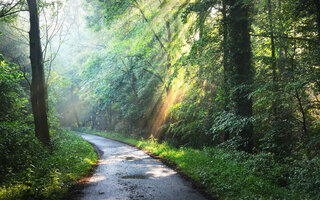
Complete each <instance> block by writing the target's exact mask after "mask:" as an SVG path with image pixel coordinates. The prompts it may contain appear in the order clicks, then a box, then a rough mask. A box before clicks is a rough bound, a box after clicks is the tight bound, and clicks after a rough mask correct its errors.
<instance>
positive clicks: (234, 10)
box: [230, 0, 254, 152]
mask: <svg viewBox="0 0 320 200" xmlns="http://www.w3.org/2000/svg"><path fill="white" fill-rule="evenodd" d="M248 12H249V10H248V6H247V5H245V4H244V3H243V2H242V1H239V0H230V66H233V73H234V75H233V77H232V86H233V87H234V88H237V89H236V91H235V92H234V94H233V100H234V102H235V113H236V115H238V116H240V117H244V118H247V119H249V118H250V117H252V99H251V98H248V95H249V94H250V93H251V85H252V83H253V77H254V73H253V67H252V64H251V43H250V34H249V30H250V22H249V14H248ZM239 136H240V137H241V143H240V144H239V150H243V151H246V152H251V151H252V148H253V125H252V123H250V122H249V123H247V124H246V125H245V126H244V128H243V129H242V131H240V133H239Z"/></svg>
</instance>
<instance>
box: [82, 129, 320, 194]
mask: <svg viewBox="0 0 320 200" xmlns="http://www.w3.org/2000/svg"><path fill="white" fill-rule="evenodd" d="M78 130H79V131H83V132H86V133H91V134H95V135H100V136H103V137H108V138H111V139H115V140H118V141H123V142H126V143H130V144H132V145H135V146H138V147H140V148H143V149H146V150H148V151H150V152H152V153H155V154H157V155H159V156H160V157H162V158H165V159H167V160H168V161H170V162H172V163H173V164H175V165H176V166H177V168H178V169H179V170H181V171H182V172H184V173H185V174H186V175H188V176H189V177H190V178H192V179H193V180H195V181H197V182H199V183H201V184H202V185H204V186H205V188H206V189H207V192H208V193H210V194H211V195H212V196H213V197H214V198H217V199H272V200H273V199H320V192H319V191H320V189H319V188H320V182H319V180H320V161H319V159H313V160H304V161H297V160H290V158H288V161H286V162H282V163H279V162H277V161H275V159H274V156H273V155H272V154H268V153H259V154H255V155H252V154H247V153H244V152H238V151H235V150H226V149H218V148H213V147H205V148H203V149H202V150H197V149H192V148H175V147H173V146H172V145H170V144H168V143H166V142H164V143H159V142H157V140H156V139H154V138H151V139H149V140H142V139H139V138H134V137H132V136H131V135H124V134H117V133H111V132H100V131H94V130H87V129H78Z"/></svg>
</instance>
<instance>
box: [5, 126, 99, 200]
mask: <svg viewBox="0 0 320 200" xmlns="http://www.w3.org/2000/svg"><path fill="white" fill-rule="evenodd" d="M0 134H1V137H0V152H1V156H0V161H1V162H0V199H1V200H2V199H3V200H11V199H24V200H25V199H49V200H50V199H61V198H63V197H64V195H65V194H66V192H67V190H68V189H69V188H70V186H71V185H73V184H75V182H76V180H77V179H79V178H80V177H82V176H83V175H85V174H86V172H87V171H88V170H89V169H90V168H91V165H92V164H94V163H95V162H96V161H97V155H96V153H95V152H94V149H93V147H92V146H91V145H90V144H89V143H88V142H86V141H84V140H83V139H82V138H81V137H80V136H78V135H76V134H74V133H73V132H71V131H67V130H61V129H60V130H56V131H54V130H52V132H51V139H52V142H51V146H50V147H46V146H44V145H42V144H41V143H40V142H39V141H38V139H37V138H36V137H35V136H34V133H33V131H32V130H31V129H30V128H29V127H28V126H27V125H21V124H20V123H19V122H16V123H12V122H10V123H6V122H1V123H0Z"/></svg>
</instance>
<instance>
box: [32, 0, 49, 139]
mask: <svg viewBox="0 0 320 200" xmlns="http://www.w3.org/2000/svg"><path fill="white" fill-rule="evenodd" d="M27 2H28V6H29V13H30V32H29V37H30V60H31V68H32V83H31V102H32V111H33V116H34V123H35V133H36V136H37V137H38V138H39V140H40V141H42V142H43V143H45V144H49V143H50V135H49V126H48V119H47V110H46V102H45V95H46V91H45V89H46V87H45V78H44V69H43V56H42V50H41V42H40V30H39V16H38V9H37V1H36V0H27Z"/></svg>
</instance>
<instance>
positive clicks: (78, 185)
mask: <svg viewBox="0 0 320 200" xmlns="http://www.w3.org/2000/svg"><path fill="white" fill-rule="evenodd" d="M74 132H75V133H80V134H88V135H94V134H90V133H84V132H79V131H74ZM94 136H98V137H103V138H107V139H109V140H113V141H116V142H120V143H123V144H126V145H129V146H131V147H134V148H136V149H139V150H141V151H143V152H144V153H145V154H147V155H149V156H150V157H152V158H153V159H156V160H159V161H161V162H162V163H163V164H164V165H166V166H167V167H169V168H171V169H173V170H174V171H176V172H177V173H178V174H179V175H180V176H181V178H183V179H184V180H186V181H188V182H190V183H191V186H192V188H193V189H195V190H197V191H198V192H199V193H200V194H202V195H203V196H204V197H205V198H206V199H208V200H217V199H216V198H213V197H212V196H211V195H210V193H208V192H207V191H206V188H205V187H204V186H203V184H201V183H200V182H198V181H195V180H194V179H192V178H190V177H189V176H188V175H187V174H185V173H184V172H183V171H181V170H179V169H178V167H177V165H176V164H175V163H173V162H171V161H169V160H167V159H165V158H163V157H160V156H159V155H157V154H155V153H152V152H150V151H148V150H146V149H143V148H140V147H137V146H135V145H133V144H130V143H127V142H123V141H121V140H116V139H111V138H108V137H104V136H100V135H94ZM89 143H90V142H89ZM90 144H91V145H92V146H93V147H94V148H95V151H96V152H97V154H98V156H99V159H100V157H101V156H102V155H103V152H102V151H101V150H100V149H99V148H98V147H97V146H96V145H94V144H92V143H90ZM99 159H98V162H97V163H96V164H95V165H93V167H92V169H91V170H90V171H89V172H88V175H86V176H85V177H84V178H82V179H80V180H79V181H78V182H77V183H76V185H75V186H74V187H72V188H73V190H71V193H70V195H72V194H73V195H75V196H77V195H79V194H81V190H82V189H83V188H85V186H86V183H87V181H88V180H89V179H90V177H91V176H92V175H93V174H94V172H95V170H96V168H97V166H98V165H99ZM68 197H69V198H65V199H64V200H67V199H68V200H76V199H77V198H76V197H73V196H69V195H68ZM70 197H71V198H70Z"/></svg>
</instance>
